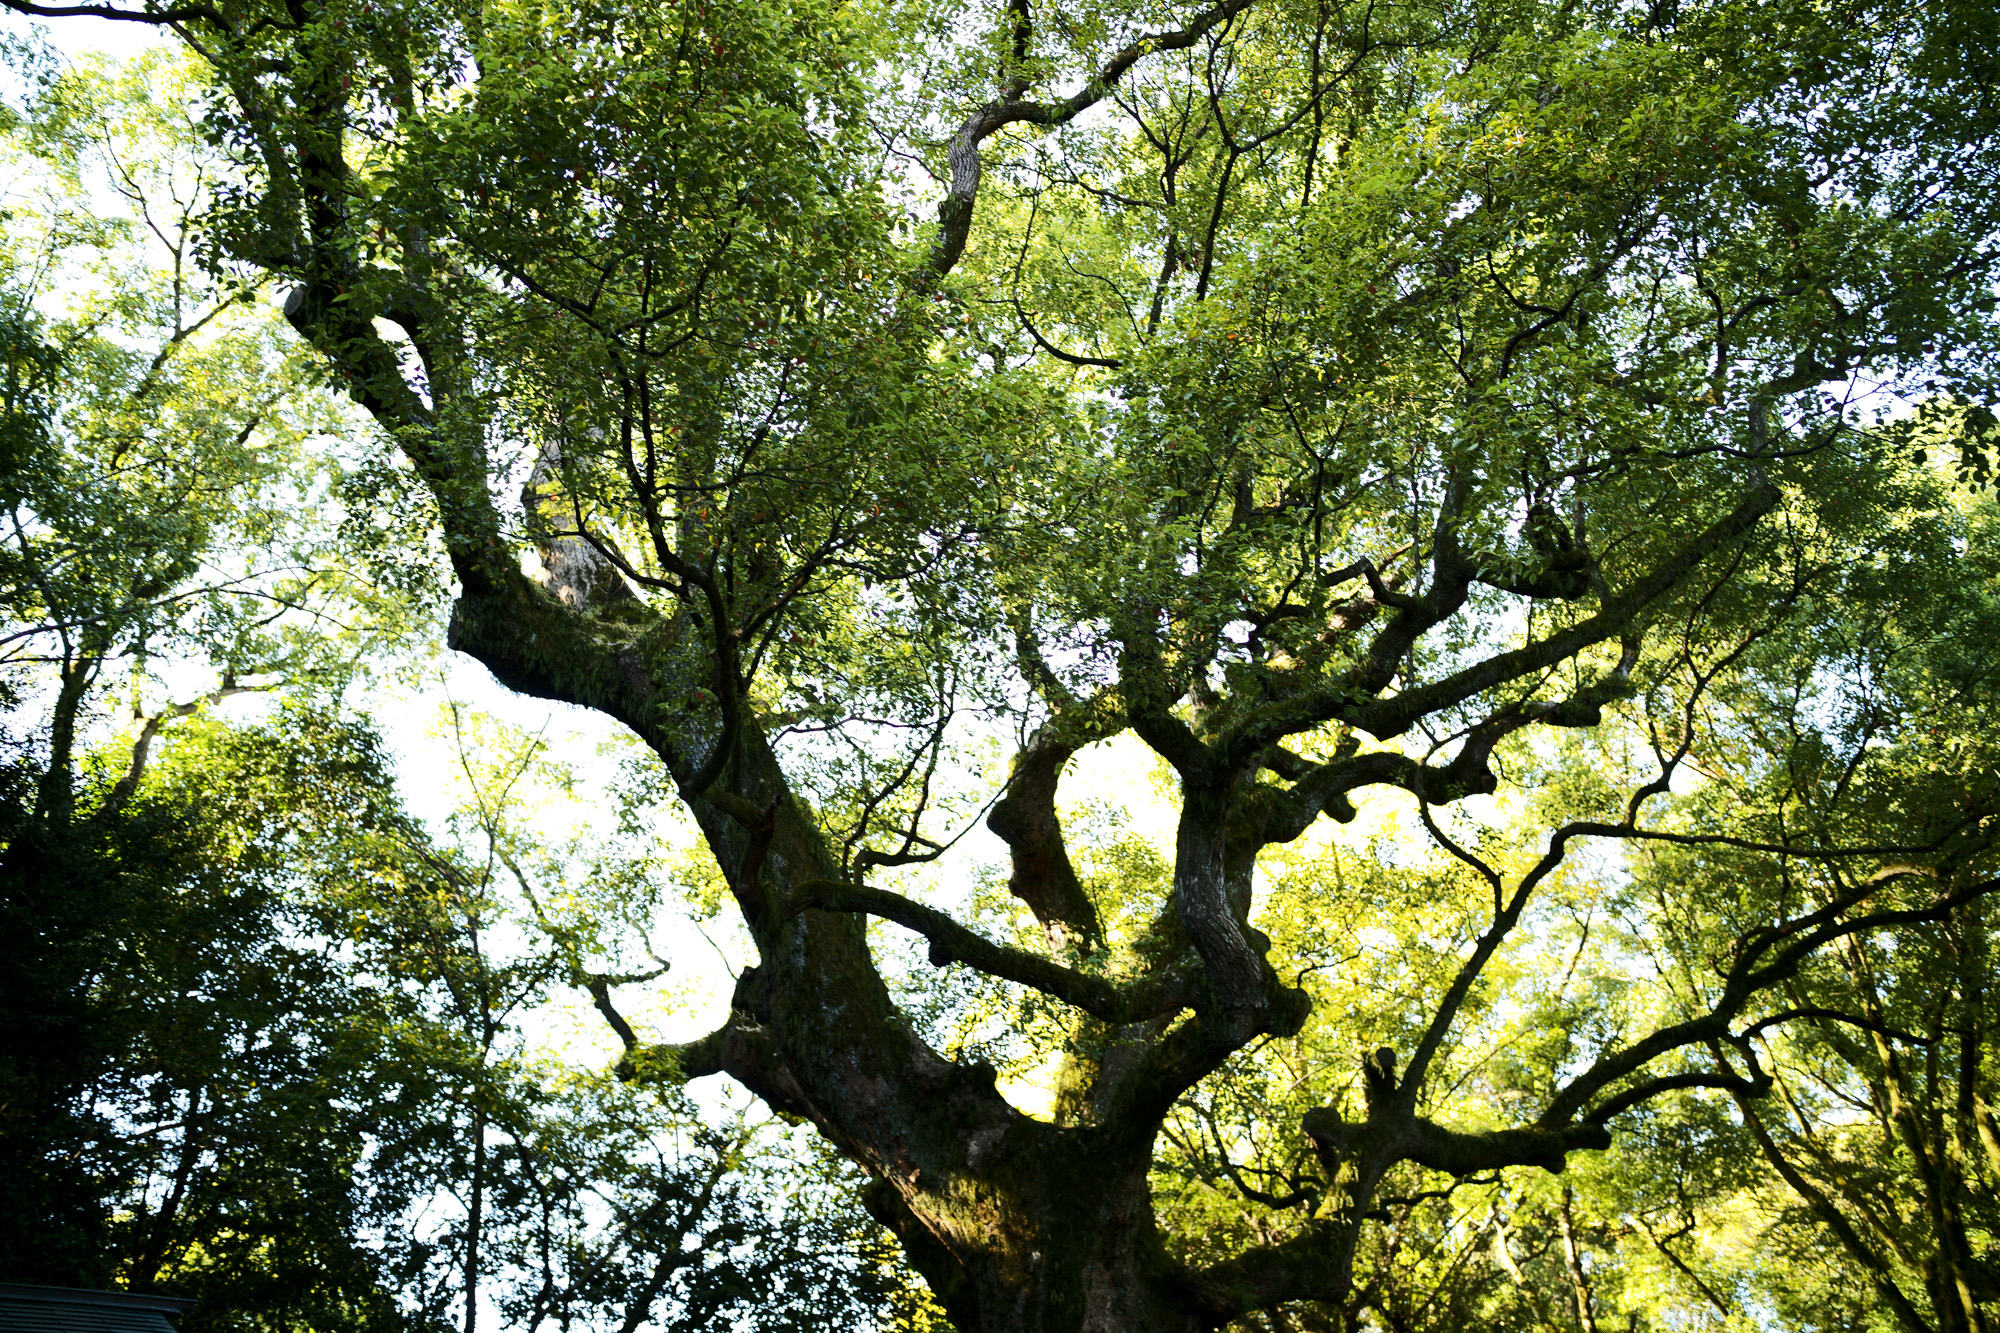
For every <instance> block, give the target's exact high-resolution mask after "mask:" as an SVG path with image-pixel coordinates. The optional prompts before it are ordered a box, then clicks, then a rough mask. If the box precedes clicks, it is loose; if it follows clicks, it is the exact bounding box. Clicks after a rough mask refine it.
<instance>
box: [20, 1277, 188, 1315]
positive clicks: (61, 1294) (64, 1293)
mask: <svg viewBox="0 0 2000 1333" xmlns="http://www.w3.org/2000/svg"><path fill="white" fill-rule="evenodd" d="M0 1301H37V1302H40V1303H42V1304H44V1305H111V1306H117V1307H118V1308H120V1309H124V1310H157V1311H160V1312H162V1313H164V1314H179V1313H180V1312H181V1311H183V1310H192V1309H193V1308H194V1307H195V1302H193V1301H191V1300H186V1299H184V1298H182V1297H179V1296H155V1295H152V1294H151V1293H150V1292H145V1293H142V1292H131V1291H91V1290H88V1289H87V1288H84V1287H34V1286H24V1285H22V1284H20V1283H16V1282H0Z"/></svg>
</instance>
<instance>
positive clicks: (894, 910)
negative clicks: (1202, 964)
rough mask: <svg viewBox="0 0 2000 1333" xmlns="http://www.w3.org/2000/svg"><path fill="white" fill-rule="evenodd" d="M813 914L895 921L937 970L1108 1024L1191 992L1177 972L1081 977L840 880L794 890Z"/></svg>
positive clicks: (936, 914) (899, 899)
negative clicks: (967, 972) (963, 970)
mask: <svg viewBox="0 0 2000 1333" xmlns="http://www.w3.org/2000/svg"><path fill="white" fill-rule="evenodd" d="M807 909H818V910H819V911H823V912H860V913H865V914H866V915H868V916H875V917H880V918H882V919H883V920H884V921H893V922H895V923H896V924H897V925H899V926H902V927H903V928H904V929H906V930H912V931H915V932H916V933H917V934H919V935H922V936H923V937H924V938H925V939H926V940H928V941H929V942H930V960H931V963H932V965H933V966H936V967H944V966H947V965H949V964H951V963H964V964H965V965H966V966H968V967H971V968H975V969H977V970H978V971H981V972H984V973H986V974H988V975H989V976H995V977H999V978H1001V979H1002V980H1004V981H1012V982H1016V983H1018V984H1019V985H1023V986H1026V987H1028V988H1029V989H1030V990H1036V991H1040V992H1041V993H1042V994H1044V995H1047V996H1050V997H1052V998H1054V999H1057V1000H1061V1001H1062V1002H1063V1003H1064V1004H1068V1005H1072V1006H1074V1007H1075V1008H1078V1009H1081V1010H1083V1011H1084V1012H1085V1013H1087V1014H1089V1015H1091V1016H1092V1017H1094V1018H1100V1019H1103V1020H1104V1021H1105V1022H1107V1023H1138V1022H1143V1021H1145V1020H1146V1019H1149V1018H1157V1017H1159V1016H1160V1015H1162V1014H1169V1013H1173V1012H1175V1011H1177V1010H1179V1009H1182V1008H1185V1007H1186V1006H1187V1004H1188V1002H1189V998H1190V993H1191V990H1192V987H1191V985H1190V983H1189V981H1188V979H1187V977H1186V976H1185V975H1184V974H1183V973H1181V972H1179V971H1168V972H1162V973H1157V974H1155V975H1153V976H1150V977H1146V978H1144V979H1143V980H1140V981H1138V982H1134V983H1132V984H1130V985H1125V986H1121V985H1119V984H1118V983H1116V982H1113V981H1108V980H1106V979H1105V978H1103V977H1094V976H1091V975H1090V974H1089V973H1087V972H1078V971H1076V970H1074V969H1073V968H1067V967H1064V966H1063V965H1062V964H1060V963H1057V962H1053V961H1051V960H1049V959H1047V958H1043V957H1041V956H1040V955H1039V954H1033V953H1029V952H1028V951H1027V950H1025V949H1015V948H1011V947H1009V946H1008V945H1004V944H996V943H995V942H994V941H992V940H989V939H987V938H986V937H985V936H984V935H981V934H979V933H978V932H977V931H973V930H969V929H967V928H966V927H965V926H962V925H960V924H959V923H958V922H957V921H954V920H953V919H952V918H951V917H950V916H949V915H947V914H946V913H943V912H940V911H938V910H937V909H936V908H934V907H926V906H924V905H923V904H922V903H917V902H912V901H910V900H909V899H908V898H905V897H903V896H902V895H901V894H896V893H890V892H888V891H887V890H884V889H871V888H867V887H865V886H862V885H858V884H844V883H841V882H840V881H838V880H809V881H807V882H806V883H804V884H801V885H799V886H798V887H797V888H796V889H795V890H794V891H793V893H792V897H791V906H790V914H792V915H796V914H797V913H799V912H802V911H806V910H807Z"/></svg>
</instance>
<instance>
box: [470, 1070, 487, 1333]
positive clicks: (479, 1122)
mask: <svg viewBox="0 0 2000 1333" xmlns="http://www.w3.org/2000/svg"><path fill="white" fill-rule="evenodd" d="M485 1225H486V1109H485V1108H484V1107H482V1106H477V1105H475V1106H474V1107H473V1110H472V1198H471V1200H470V1202H469V1203H468V1204H467V1205H466V1210H465V1333H474V1330H475V1329H477V1328H478V1326H479V1234H480V1231H481V1229H482V1228H483V1227H484V1226H485Z"/></svg>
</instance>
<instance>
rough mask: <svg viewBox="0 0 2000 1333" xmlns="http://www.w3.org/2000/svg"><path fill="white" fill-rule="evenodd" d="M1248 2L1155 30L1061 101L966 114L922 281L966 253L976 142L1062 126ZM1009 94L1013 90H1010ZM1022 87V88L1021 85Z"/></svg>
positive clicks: (1012, 100) (997, 105)
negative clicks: (1158, 54)
mask: <svg viewBox="0 0 2000 1333" xmlns="http://www.w3.org/2000/svg"><path fill="white" fill-rule="evenodd" d="M1250 3H1251V0H1223V3H1222V4H1219V5H1215V6H1212V7H1211V8H1209V9H1206V10H1204V11H1202V13H1201V14H1200V15H1198V16H1197V17H1196V18H1195V20H1194V22H1192V23H1190V24H1188V25H1187V27H1185V28H1182V29H1180V30H1178V31H1176V32H1165V33H1156V34H1152V35H1149V36H1145V37H1141V38H1139V39H1138V40H1137V41H1134V42H1131V43H1129V44H1127V45H1126V46H1125V47H1124V49H1122V50H1120V51H1119V52H1118V53H1117V54H1116V55H1114V56H1112V57H1111V59H1110V60H1108V61H1106V62H1105V64H1104V66H1103V67H1102V68H1101V69H1099V70H1098V71H1097V73H1096V74H1094V75H1092V76H1091V77H1090V80H1089V81H1088V82H1086V83H1085V84H1084V85H1083V87H1081V88H1079V89H1077V91H1076V92H1074V93H1072V94H1071V95H1070V96H1068V97H1065V98H1063V99H1062V100H1061V101H1059V102H1024V101H1021V100H1019V99H1018V98H1017V97H1012V96H1010V97H1009V98H1008V99H1007V100H1005V101H994V102H988V103H987V104H986V105H984V106H982V107H980V108H979V109H978V110H977V111H975V112H973V113H972V115H971V116H969V117H967V119H966V122H965V124H964V125H963V126H961V127H960V128H959V131H958V133H957V135H955V136H954V137H953V138H952V141H951V147H950V148H949V149H948V150H947V154H946V158H947V161H948V162H949V163H950V167H951V182H950V184H949V185H948V186H947V187H946V190H945V197H944V202H943V203H941V204H939V205H938V237H937V241H936V243H935V244H934V245H933V246H932V247H931V253H930V257H929V258H928V259H927V260H926V261H925V263H924V268H923V272H922V275H921V276H920V277H919V279H918V281H919V283H920V284H924V283H929V282H935V281H937V280H938V279H941V278H943V277H944V276H945V275H946V274H947V273H949V272H951V270H952V269H953V267H955V266H956V265H957V263H958V261H959V257H960V256H961V255H963V254H964V253H965V242H966V238H967V237H968V236H970V235H971V233H972V209H973V205H974V204H975V203H976V202H977V200H978V197H979V175H980V161H979V145H980V144H981V143H983V142H985V141H986V139H988V138H989V137H991V136H992V135H994V134H995V133H997V132H999V131H1000V130H1002V129H1005V128H1006V127H1007V126H1009V125H1021V124H1027V125H1042V126H1047V127H1051V128H1053V127H1055V126H1058V125H1066V124H1068V123H1069V122H1070V121H1072V120H1074V119H1076V117H1077V116H1079V115H1081V114H1083V113H1084V112H1085V111H1087V110H1089V109H1090V108H1091V107H1093V106H1095V105H1097V103H1099V102H1100V101H1102V100H1103V99H1104V97H1105V95H1106V94H1108V93H1109V92H1110V91H1111V89H1112V87H1113V85H1115V84H1116V83H1117V82H1118V81H1119V80H1120V79H1122V78H1124V77H1125V75H1126V74H1127V73H1128V72H1130V70H1131V68H1132V66H1134V65H1136V64H1138V63H1139V61H1140V60H1141V59H1143V58H1144V57H1146V56H1148V55H1151V54H1152V53H1153V52H1155V51H1183V50H1186V49H1187V48H1188V47H1190V46H1193V45H1194V44H1195V43H1196V42H1198V41H1200V40H1201V39H1202V38H1203V37H1205V36H1206V35H1208V33H1209V32H1211V31H1213V30H1214V29H1215V27H1216V26H1217V25H1218V24H1222V23H1226V22H1227V21H1228V20H1230V19H1232V18H1234V17H1235V16H1236V15H1237V14H1240V13H1241V12H1243V11H1244V10H1245V9H1248V8H1249V7H1250ZM1009 91H1010V92H1011V91H1012V89H1011V88H1010V89H1009ZM1023 91H1025V89H1023Z"/></svg>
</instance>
